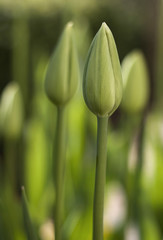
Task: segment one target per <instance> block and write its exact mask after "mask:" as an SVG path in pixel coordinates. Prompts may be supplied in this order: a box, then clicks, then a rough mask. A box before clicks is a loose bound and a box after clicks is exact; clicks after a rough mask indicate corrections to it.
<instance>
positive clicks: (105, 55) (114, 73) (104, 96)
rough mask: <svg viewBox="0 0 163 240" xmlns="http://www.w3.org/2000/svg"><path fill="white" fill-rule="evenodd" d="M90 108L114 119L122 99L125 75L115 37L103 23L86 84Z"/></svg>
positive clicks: (93, 46) (92, 50) (88, 62)
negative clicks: (112, 116)
mask: <svg viewBox="0 0 163 240" xmlns="http://www.w3.org/2000/svg"><path fill="white" fill-rule="evenodd" d="M83 95H84V99H85V102H86V104H87V106H88V108H89V109H90V110H91V111H92V112H93V113H94V114H96V115H98V116H100V117H104V116H110V115H111V114H112V113H113V112H114V111H115V110H116V109H117V107H118V106H119V104H120V102H121V98H122V74H121V67H120V63H119V57H118V53H117V48H116V45H115V41H114V38H113V35H112V33H111V31H110V29H109V28H108V26H107V25H106V23H103V24H102V26H101V28H100V29H99V31H98V32H97V34H96V36H95V37H94V39H93V41H92V44H91V46H90V49H89V52H88V56H87V60H86V64H85V69H84V81H83Z"/></svg>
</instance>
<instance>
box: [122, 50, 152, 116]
mask: <svg viewBox="0 0 163 240" xmlns="http://www.w3.org/2000/svg"><path fill="white" fill-rule="evenodd" d="M122 75H123V88H124V92H123V98H122V108H123V109H124V110H125V111H127V112H130V113H135V112H140V111H142V110H143V109H144V108H145V106H146V105H147V102H148V99H149V75H148V70H147V65H146V61H145V58H144V56H143V54H142V53H141V51H138V50H135V51H133V52H131V53H130V54H128V55H127V56H126V57H125V58H124V60H123V62H122Z"/></svg>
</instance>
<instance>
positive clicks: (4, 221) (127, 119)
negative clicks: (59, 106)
mask: <svg viewBox="0 0 163 240" xmlns="http://www.w3.org/2000/svg"><path fill="white" fill-rule="evenodd" d="M160 4H162V0H158V1H157V2H155V1H154V0H151V1H147V0H143V1H141V4H140V2H139V1H135V0H132V1H131V0H126V1H119V0H110V1H107V0H102V1H97V0H91V1H86V0H84V1H75V0H67V1H66V0H62V1H59V0H55V1H51V0H48V1H43V0H37V1H36V0H29V1H19V0H17V1H13V0H10V1H6V0H0V69H1V76H0V96H1V97H0V98H1V104H0V239H2V240H28V239H27V234H26V226H25V224H24V220H23V208H22V196H21V195H22V193H21V187H22V186H24V187H25V190H26V195H27V199H28V203H29V204H28V211H29V212H30V217H31V219H30V222H31V223H32V225H33V226H32V227H33V228H34V229H35V233H36V235H37V237H38V239H40V240H54V231H53V207H54V203H55V189H54V186H53V181H52V179H53V175H52V154H53V153H52V149H53V142H54V141H53V140H54V136H55V132H54V129H55V125H56V108H55V107H54V106H53V105H52V104H51V103H50V101H49V100H48V99H47V97H46V95H45V92H44V84H43V79H44V76H45V72H46V68H47V65H48V62H49V59H50V56H51V54H52V51H53V49H54V47H55V46H56V43H57V41H58V40H59V36H60V35H61V33H62V31H63V29H64V27H65V24H67V23H68V22H69V21H73V22H74V32H75V38H76V39H75V40H76V42H77V48H78V56H79V63H80V70H81V71H80V72H81V77H80V79H82V77H83V66H84V64H85V59H86V55H87V52H88V49H89V46H90V43H91V41H92V39H93V36H94V35H95V33H96V32H97V30H98V29H99V28H100V26H101V24H102V22H106V24H108V25H109V27H110V29H111V31H112V33H113V35H114V38H115V42H116V45H117V49H118V52H119V58H120V61H121V62H122V60H123V59H124V58H125V57H127V55H128V54H129V53H131V52H132V51H133V50H134V49H139V50H140V51H141V52H142V54H143V55H144V57H145V59H146V68H147V71H148V74H149V75H148V84H147V85H146V86H144V90H143V92H145V93H142V92H141V91H140V90H142V89H141V87H142V85H141V84H142V81H143V80H141V79H139V80H140V81H139V82H136V83H134V85H133V84H132V83H131V85H132V86H131V88H132V91H131V90H129V94H128V95H130V96H129V97H128V98H127V100H126V104H127V105H128V106H130V110H131V111H130V112H128V110H126V109H125V108H120V110H118V111H117V112H116V113H115V114H113V116H112V117H111V119H110V121H109V136H108V161H107V169H106V173H107V174H106V189H105V193H106V194H105V211H104V239H105V240H112V239H113V240H114V239H116V240H122V239H124V240H133V238H134V237H135V234H137V233H139V234H141V238H140V239H141V240H161V239H162V238H163V194H162V185H163V177H162V176H163V174H162V171H163V161H162V159H163V109H162V104H161V103H162V96H163V94H162V78H163V76H162V67H161V66H162V60H161V59H162V58H163V54H162V42H163V37H162V36H163V34H162V33H163V31H162V27H161V26H162V24H161V22H162V15H163V14H162V7H161V6H162V5H160ZM158 10H159V11H158ZM156 37H157V38H156ZM129 62H130V63H131V61H130V60H129ZM126 69H128V70H129V67H128V66H126ZM96 70H97V69H96ZM63 71H64V69H63ZM138 71H139V70H137V71H136V73H135V75H136V76H137V75H138V76H140V75H141V73H140V72H138ZM132 80H133V78H132ZM132 80H131V82H132ZM138 83H139V84H140V85H139V86H138ZM81 86H82V82H80V83H79V89H78V91H77V92H76V94H75V95H74V97H73V99H72V100H71V102H70V104H69V106H68V110H69V111H68V112H69V115H68V134H67V135H68V136H69V137H68V139H66V141H67V163H66V171H65V185H66V187H65V196H64V206H65V214H64V219H63V240H76V239H80V240H91V239H92V203H93V190H94V174H95V160H94V159H95V157H96V152H95V144H96V118H95V116H94V115H93V114H92V113H91V112H89V111H88V109H87V107H86V105H85V103H84V100H83V97H82V90H81ZM132 93H133V94H132ZM140 93H141V94H142V97H143V99H145V100H143V101H144V102H143V105H142V107H141V110H139V111H136V110H135V109H136V107H135V105H134V103H133V101H131V98H132V97H134V98H136V99H138V100H141V99H140V97H139V94H140ZM145 95H146V97H145ZM135 96H136V97H135ZM133 110H134V111H133ZM132 111H133V112H132ZM131 112H132V114H131ZM140 133H141V134H140ZM140 135H141V137H140ZM139 159H141V161H139ZM140 162H141V164H142V166H141V167H140V168H139V171H137V169H138V168H137V166H138V163H140ZM136 173H137V174H136ZM137 176H138V177H137ZM137 188H138V194H137V196H135V193H137ZM133 209H136V211H134V210H133ZM129 236H130V238H129ZM140 239H139V240H140ZM30 240H31V239H30Z"/></svg>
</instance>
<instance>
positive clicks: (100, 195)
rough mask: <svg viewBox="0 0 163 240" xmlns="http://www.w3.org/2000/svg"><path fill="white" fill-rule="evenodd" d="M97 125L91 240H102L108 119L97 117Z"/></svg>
mask: <svg viewBox="0 0 163 240" xmlns="http://www.w3.org/2000/svg"><path fill="white" fill-rule="evenodd" d="M97 123H98V129H97V159H96V177H95V191H94V207H93V240H102V239H103V211H104V187H105V181H106V160H107V129H108V117H104V118H100V117H98V118H97Z"/></svg>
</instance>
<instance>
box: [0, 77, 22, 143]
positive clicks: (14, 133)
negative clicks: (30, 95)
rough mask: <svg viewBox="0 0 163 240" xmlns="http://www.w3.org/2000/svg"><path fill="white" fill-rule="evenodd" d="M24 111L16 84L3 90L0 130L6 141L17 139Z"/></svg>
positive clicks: (0, 106)
mask: <svg viewBox="0 0 163 240" xmlns="http://www.w3.org/2000/svg"><path fill="white" fill-rule="evenodd" d="M23 118H24V110H23V104H22V95H21V92H20V88H19V86H18V84H17V83H15V82H12V83H9V84H8V85H7V87H6V88H5V89H4V91H3V93H2V97H1V104H0V130H1V133H2V134H3V136H4V137H5V138H7V139H15V138H18V137H19V136H20V134H21V130H22V126H23Z"/></svg>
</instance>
